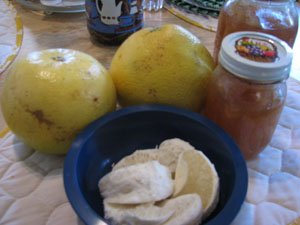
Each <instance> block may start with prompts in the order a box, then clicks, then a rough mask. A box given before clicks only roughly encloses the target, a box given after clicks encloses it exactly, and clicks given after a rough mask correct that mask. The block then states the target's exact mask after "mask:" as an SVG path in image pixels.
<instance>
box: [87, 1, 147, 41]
mask: <svg viewBox="0 0 300 225" xmlns="http://www.w3.org/2000/svg"><path fill="white" fill-rule="evenodd" d="M85 7H86V13H87V28H88V30H89V32H90V34H91V36H92V38H93V40H96V41H97V42H100V43H103V44H110V45H117V44H120V43H122V42H123V41H124V40H125V39H126V38H127V37H129V36H130V35H131V34H132V33H134V32H136V31H137V30H139V29H141V28H142V27H143V9H142V0H86V1H85Z"/></svg>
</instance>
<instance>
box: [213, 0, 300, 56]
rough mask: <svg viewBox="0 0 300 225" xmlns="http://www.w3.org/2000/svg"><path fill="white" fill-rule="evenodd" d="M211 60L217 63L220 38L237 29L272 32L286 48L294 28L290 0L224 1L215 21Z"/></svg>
mask: <svg viewBox="0 0 300 225" xmlns="http://www.w3.org/2000/svg"><path fill="white" fill-rule="evenodd" d="M218 21H219V22H218V29H217V34H216V39H215V49H214V60H215V62H217V60H218V54H219V50H220V47H221V43H222V40H223V38H224V37H225V36H226V35H228V34H230V33H233V32H237V31H257V32H263V33H268V34H272V35H274V36H276V37H278V38H280V39H281V40H283V41H285V42H287V43H288V44H289V46H290V47H293V44H294V42H295V39H296V35H297V31H298V13H297V8H296V6H295V1H294V0H272V1H271V0H228V1H226V3H225V4H224V6H223V8H222V10H221V12H220V15H219V20H218Z"/></svg>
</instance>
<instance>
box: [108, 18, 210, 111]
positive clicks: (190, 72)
mask: <svg viewBox="0 0 300 225" xmlns="http://www.w3.org/2000/svg"><path fill="white" fill-rule="evenodd" d="M214 67H215V66H214V63H213V59H212V56H211V55H210V53H209V52H208V50H207V49H206V47H205V46H204V45H203V44H202V43H201V41H200V40H199V39H198V38H197V37H196V36H195V35H193V34H192V33H190V32H189V31H188V30H186V29H184V28H182V27H180V26H178V25H173V24H167V25H164V26H161V27H157V28H144V29H142V30H140V31H138V32H136V33H135V34H133V35H131V36H130V37H129V38H128V39H127V40H126V41H125V42H124V43H123V44H122V45H121V46H120V47H119V49H118V50H117V52H116V54H115V55H114V57H113V60H112V63H111V67H110V73H111V75H112V78H113V81H114V83H115V86H116V89H117V94H118V100H119V103H120V104H121V105H122V106H128V105H137V104H146V103H153V104H167V105H173V106H177V107H183V108H187V109H191V110H194V111H199V110H200V109H201V106H202V104H203V100H204V96H205V93H206V87H207V83H208V81H209V78H210V77H211V74H212V71H213V69H214Z"/></svg>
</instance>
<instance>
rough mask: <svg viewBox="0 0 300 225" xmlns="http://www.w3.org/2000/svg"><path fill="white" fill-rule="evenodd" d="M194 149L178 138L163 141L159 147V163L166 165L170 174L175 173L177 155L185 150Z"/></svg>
mask: <svg viewBox="0 0 300 225" xmlns="http://www.w3.org/2000/svg"><path fill="white" fill-rule="evenodd" d="M189 149H195V148H194V147H193V146H192V145H190V144H189V143H188V142H186V141H183V140H181V139H179V138H172V139H168V140H165V141H163V142H162V143H161V144H160V145H159V150H160V151H161V152H162V156H163V157H161V160H160V161H161V163H162V164H163V165H167V166H168V167H169V169H170V170H171V172H172V173H174V172H175V170H176V166H177V162H178V158H179V155H180V154H181V153H182V152H183V151H186V150H189Z"/></svg>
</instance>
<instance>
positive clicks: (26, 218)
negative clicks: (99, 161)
mask: <svg viewBox="0 0 300 225" xmlns="http://www.w3.org/2000/svg"><path fill="white" fill-rule="evenodd" d="M0 134H1V132H0ZM63 160H64V157H62V156H51V155H46V154H41V153H38V152H35V151H33V150H32V149H30V148H29V147H27V146H25V145H24V144H23V143H22V142H20V141H19V140H18V139H17V138H16V137H15V136H14V135H13V134H12V133H11V132H8V133H6V134H5V135H2V137H1V138H0V224H1V225H2V224H5V225H6V224H9V225H44V224H45V225H60V224H63V225H74V224H81V222H80V220H79V219H78V218H77V216H76V215H75V213H74V211H73V209H72V207H71V206H70V204H69V202H68V200H67V198H66V195H65V191H64V187H63V177H62V172H63V169H62V168H63ZM247 166H248V173H249V186H248V193H247V196H246V200H245V202H244V204H243V205H242V207H241V210H240V212H239V214H238V215H237V217H236V218H235V220H234V221H233V223H232V224H234V225H254V224H256V225H286V224H290V223H293V221H296V220H297V219H298V218H299V217H300V190H299V189H300V83H299V82H298V81H296V80H294V79H290V80H289V81H288V97H287V101H286V106H285V107H284V110H283V113H282V115H281V118H280V122H279V124H278V126H277V128H276V131H275V134H274V136H273V139H272V141H271V143H270V145H269V146H268V147H267V148H266V149H265V150H264V151H263V152H262V153H261V154H260V155H259V156H258V157H257V158H256V159H254V160H252V161H248V162H247ZM294 224H300V223H299V220H298V223H297V221H296V222H294Z"/></svg>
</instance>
